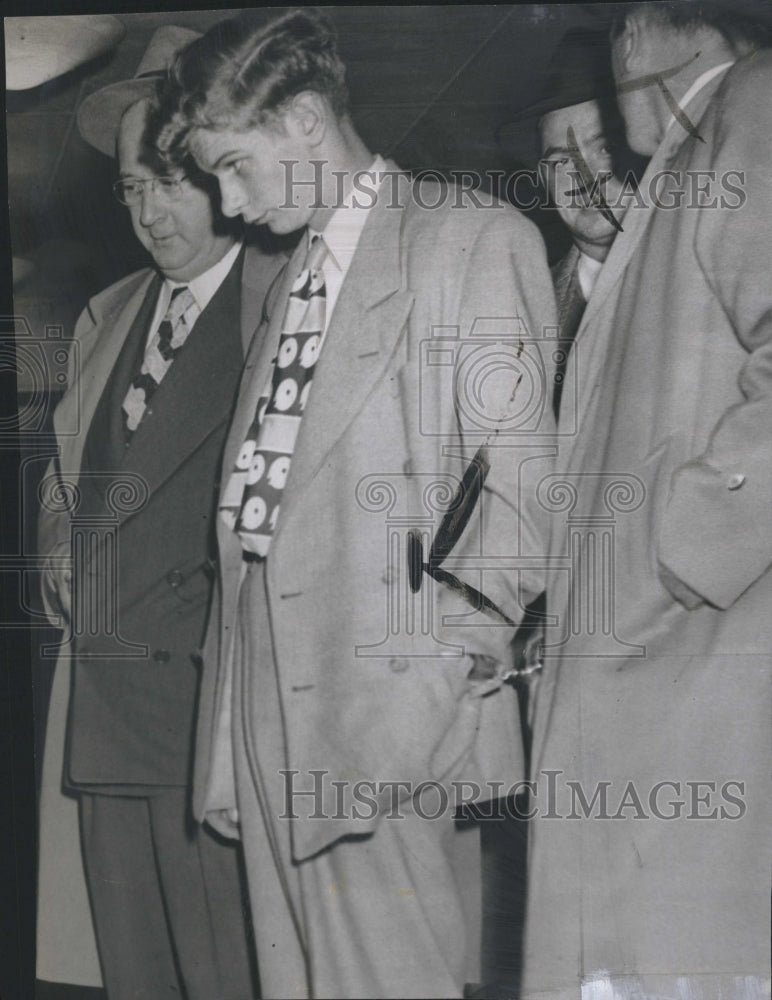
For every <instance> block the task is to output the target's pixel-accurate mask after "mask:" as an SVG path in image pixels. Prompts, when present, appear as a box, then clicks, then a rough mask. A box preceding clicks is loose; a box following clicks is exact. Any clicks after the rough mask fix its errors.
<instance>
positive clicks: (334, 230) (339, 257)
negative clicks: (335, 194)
mask: <svg viewBox="0 0 772 1000" xmlns="http://www.w3.org/2000/svg"><path fill="white" fill-rule="evenodd" d="M385 170H386V161H385V160H384V159H383V157H382V156H381V155H380V153H379V154H378V155H376V157H375V159H374V160H373V162H372V164H371V165H370V167H369V169H368V170H366V171H363V173H365V174H371V175H372V177H373V184H372V185H371V186H369V187H368V188H367V193H364V192H363V195H362V198H363V200H365V201H366V202H369V203H367V204H365V205H363V204H361V203H358V204H356V205H354V204H352V198H353V196H354V194H355V193H356V192H355V191H354V190H353V188H352V189H351V190H350V191H349V192H348V194H347V195H346V197H345V198H344V199H343V202H342V204H341V205H340V207H339V208H336V210H335V212H334V213H333V215H332V217H331V218H330V221H329V222H328V223H327V225H326V226H325V227H324V230H323V231H322V232H318V231H317V230H315V229H311V228H309V230H308V244H309V246H310V245H311V240H312V239H313V238H314V236H322V237H323V238H324V243H325V246H326V247H327V250H328V255H327V258H326V260H329V261H330V262H331V263H333V264H334V265H335V266H336V267H337V268H338V269H339V270H340V271H345V270H346V269H347V266H348V264H349V263H350V262H351V258H352V257H353V256H354V251H355V250H356V248H357V244H358V243H359V237H360V236H361V235H362V230H363V229H364V227H365V222H366V221H367V216H368V214H369V212H370V209H371V208H372V205H373V204H374V202H375V199H374V197H373V191H374V190H375V189H377V188H378V187H379V186H380V183H381V180H382V177H383V174H384V172H385Z"/></svg>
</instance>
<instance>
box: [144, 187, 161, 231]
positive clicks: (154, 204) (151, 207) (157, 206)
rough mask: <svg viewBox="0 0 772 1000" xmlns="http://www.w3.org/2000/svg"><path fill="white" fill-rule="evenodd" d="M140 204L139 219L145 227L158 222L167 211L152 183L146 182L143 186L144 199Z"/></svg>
mask: <svg viewBox="0 0 772 1000" xmlns="http://www.w3.org/2000/svg"><path fill="white" fill-rule="evenodd" d="M140 205H141V208H140V213H139V221H140V224H141V225H143V226H145V228H148V227H150V226H152V225H153V223H154V222H157V221H158V219H160V218H161V217H162V216H163V214H164V211H165V210H164V207H163V205H162V204H161V201H160V200H159V198H158V195H157V194H156V192H155V190H154V189H153V185H152V184H145V186H144V187H143V188H142V201H141V202H140Z"/></svg>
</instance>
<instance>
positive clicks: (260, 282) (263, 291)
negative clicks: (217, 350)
mask: <svg viewBox="0 0 772 1000" xmlns="http://www.w3.org/2000/svg"><path fill="white" fill-rule="evenodd" d="M288 260H289V255H288V254H287V253H285V252H284V251H283V250H277V251H276V252H274V253H267V252H263V251H262V250H260V249H258V248H257V247H253V246H247V248H246V252H245V255H244V270H243V272H242V276H241V288H242V291H241V342H242V346H243V351H244V357H245V358H246V357H247V355H248V354H249V348H250V346H251V344H252V340H253V339H254V336H255V333H256V331H257V330H258V328H259V327H260V326H261V324H262V322H263V320H264V318H265V316H266V300H267V297H268V294H269V291H270V289H271V288H272V286H273V284H274V282H275V281H276V280H277V279H278V276H279V274H280V273H281V271H282V268H283V267H284V266H285V265H286V263H287V261H288Z"/></svg>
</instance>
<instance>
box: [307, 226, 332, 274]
mask: <svg viewBox="0 0 772 1000" xmlns="http://www.w3.org/2000/svg"><path fill="white" fill-rule="evenodd" d="M326 256H327V244H326V243H325V242H324V238H323V237H322V236H320V235H319V234H318V233H317V234H316V236H314V237H313V239H312V240H311V245H310V246H309V248H308V253H307V254H306V266H305V268H304V270H306V271H318V270H319V268H320V267H321V266H322V264H323V263H324V258H325V257H326Z"/></svg>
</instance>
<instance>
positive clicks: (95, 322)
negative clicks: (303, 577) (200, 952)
mask: <svg viewBox="0 0 772 1000" xmlns="http://www.w3.org/2000/svg"><path fill="white" fill-rule="evenodd" d="M284 259H285V258H284V257H283V256H281V255H278V256H275V257H271V256H269V255H266V254H264V253H262V252H261V251H259V250H257V249H256V248H255V247H247V248H246V249H245V250H243V251H242V252H241V253H240V254H239V256H238V257H237V260H236V262H235V264H234V266H233V268H232V269H231V271H230V272H229V274H228V275H227V276H226V278H225V280H224V281H223V283H222V284H221V285H220V287H219V288H218V290H217V292H216V293H215V295H214V296H213V298H212V300H211V301H210V302H209V304H208V305H207V307H206V308H205V309H204V310H203V312H202V313H201V315H200V316H199V318H198V320H197V321H196V324H195V326H194V328H193V330H192V332H191V334H190V335H189V337H188V339H187V341H186V343H185V347H184V349H183V350H182V351H181V352H180V354H179V356H178V357H177V358H176V359H175V361H174V363H173V365H172V366H171V368H170V369H169V372H168V374H167V375H166V377H165V378H164V380H163V381H162V383H161V385H160V386H159V388H158V390H157V391H156V393H155V395H154V396H153V398H152V401H151V404H150V406H149V409H148V412H146V414H145V415H144V417H143V420H142V422H141V423H140V426H139V428H138V429H137V431H136V432H135V433H134V435H133V438H132V440H131V443H130V445H129V446H128V447H126V445H125V443H124V435H123V426H122V417H121V402H122V400H123V397H124V396H125V393H126V389H127V387H128V385H129V383H130V381H131V379H132V378H133V376H134V375H135V374H136V372H137V371H138V369H139V365H140V364H141V360H142V356H143V353H144V349H145V344H146V340H147V333H148V329H149V325H150V322H151V320H152V316H153V312H154V309H155V304H156V301H157V297H158V293H159V290H160V287H161V278H160V276H159V275H158V274H157V273H156V272H154V271H152V270H149V269H145V270H142V271H139V272H137V273H135V274H132V275H130V276H129V277H127V278H125V279H123V280H121V281H119V282H117V283H116V284H115V285H112V286H111V287H110V288H108V289H106V290H105V291H104V292H102V293H100V294H99V295H97V296H95V297H94V298H93V299H92V300H91V301H90V303H89V305H88V307H87V308H86V310H85V311H84V313H83V314H82V316H81V317H80V319H79V321H78V324H77V327H76V331H75V339H76V341H77V344H78V349H77V351H73V352H72V353H71V364H70V373H69V380H68V388H67V392H66V393H65V395H64V397H63V399H62V401H61V402H60V404H59V407H58V408H57V411H56V414H55V417H54V424H55V429H56V430H57V433H58V434H60V437H59V454H58V456H57V457H56V459H55V460H54V461H53V462H52V463H51V467H50V468H49V470H48V473H47V476H46V479H45V481H44V501H43V510H42V512H41V516H40V523H39V533H38V550H39V551H40V553H41V554H44V555H46V556H47V557H48V568H47V570H46V572H45V574H44V579H43V591H44V600H45V603H46V606H47V610H48V611H49V614H50V615H51V616H52V617H53V616H55V614H56V612H57V610H58V606H59V601H58V591H59V590H60V588H63V587H66V586H67V583H66V580H65V572H66V565H65V563H64V562H62V559H64V560H67V559H68V558H73V559H75V560H78V562H79V565H77V566H76V568H75V572H74V573H73V578H74V586H75V589H76V591H77V592H78V596H75V595H74V602H73V617H74V624H73V630H74V631H75V632H79V633H80V634H79V635H72V634H70V635H69V636H68V628H67V625H66V623H63V622H62V621H61V619H58V621H59V623H61V624H63V625H64V626H65V637H64V640H63V641H64V644H63V646H62V651H61V656H60V658H59V663H58V664H57V672H56V676H55V682H54V690H53V694H52V704H51V709H50V712H49V727H48V730H47V737H46V748H45V754H46V759H45V764H44V772H45V773H44V782H43V785H44V787H43V794H42V801H41V858H40V888H39V896H40V908H41V917H40V920H41V922H42V924H41V926H42V925H44V924H45V921H46V906H47V900H49V901H52V909H51V912H52V913H60V914H61V913H62V912H63V910H62V907H65V908H66V906H67V903H66V899H67V897H69V898H70V900H71V901H72V900H73V899H77V898H79V897H81V896H82V893H80V892H79V889H78V887H77V885H76V887H73V886H72V884H69V885H67V884H64V883H65V882H66V879H63V874H62V872H63V869H64V868H66V867H68V866H69V870H70V871H71V872H73V873H74V874H73V878H75V879H76V882H77V879H78V878H79V876H80V875H81V869H80V858H79V851H78V846H77V816H76V813H75V810H74V802H72V800H69V801H68V800H66V799H65V798H64V797H63V796H62V794H61V781H62V776H64V781H65V783H66V784H71V785H73V786H75V787H76V788H79V789H88V790H91V791H105V792H111V791H120V792H122V793H126V792H128V793H131V794H142V793H143V790H147V789H148V788H151V789H152V788H153V787H157V786H164V785H165V786H168V785H176V786H181V785H185V784H187V782H188V780H189V776H190V766H191V752H192V732H193V724H194V717H195V708H196V700H197V688H198V673H199V670H198V663H197V656H196V654H197V650H198V646H199V644H200V642H201V639H202V635H203V630H204V626H205V620H206V614H207V610H208V603H209V595H210V590H211V577H212V566H211V563H210V558H211V555H212V548H211V540H212V537H213V528H212V520H211V519H212V511H213V505H214V498H215V495H216V489H217V479H218V476H219V463H220V459H221V451H222V447H223V443H224V440H225V433H226V430H227V427H228V422H229V419H230V416H231V412H232V409H233V405H234V401H235V397H236V392H237V388H238V380H239V376H240V372H241V368H242V365H243V359H244V354H245V352H246V348H247V347H248V345H249V343H250V341H251V339H252V336H253V334H254V331H255V330H256V329H257V327H258V325H259V322H260V316H261V311H262V303H263V301H264V298H265V294H266V291H267V289H268V287H269V285H270V283H271V281H272V280H273V278H274V277H275V275H276V273H277V272H278V270H279V269H280V267H281V265H282V264H283V263H284ZM76 412H77V426H79V428H80V433H79V434H77V435H72V436H68V435H67V434H66V432H65V430H64V429H65V428H68V427H71V426H72V425H73V421H74V418H75V414H76ZM45 487H47V489H45ZM56 487H59V489H60V490H62V496H64V495H67V496H69V497H70V499H71V500H72V499H74V500H75V502H74V503H73V504H70V505H67V504H65V503H57V502H56V501H53V502H51V501H50V500H46V499H45V497H49V498H50V497H52V496H55V494H56ZM73 487H77V489H73ZM74 525H79V528H78V531H79V533H80V535H79V537H82V538H87V539H90V540H89V541H86V542H85V543H84V547H83V549H82V556H83V558H82V560H81V559H80V557H79V556H78V551H77V550H76V551H74V552H73V551H71V537H72V531H73V526H74ZM113 546H115V548H114V549H113ZM76 549H77V547H76ZM111 564H112V566H113V567H114V569H113V570H111V569H110V565H111ZM94 602H96V603H94ZM54 620H57V619H55V618H54ZM71 631H72V630H71ZM70 687H71V692H70ZM68 698H69V719H68V723H67V743H66V750H65V752H64V762H63V764H64V766H63V767H62V753H63V746H62V742H63V740H62V731H63V725H64V712H65V707H64V706H65V704H66V703H67V700H68ZM63 857H64V858H69V861H68V862H66V864H65V862H63V860H62V859H63ZM57 898H58V902H57V901H56V899H57ZM75 922H76V923H77V921H75ZM54 924H56V927H57V930H56V933H57V935H59V934H60V933H61V927H62V921H61V920H56V921H54V919H53V917H52V922H51V924H50V926H51V927H52V928H53V927H54ZM40 936H41V932H39V937H40ZM79 941H80V939H79V940H78V942H77V943H75V944H74V947H75V950H76V951H77V949H78V947H81V948H82V947H83V946H82V945H80V944H79ZM39 943H42V944H43V946H44V947H45V943H44V942H39ZM62 950H63V949H62V947H61V946H59V947H57V948H56V952H57V953H58V952H60V951H62ZM71 981H78V980H77V979H75V980H71Z"/></svg>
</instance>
